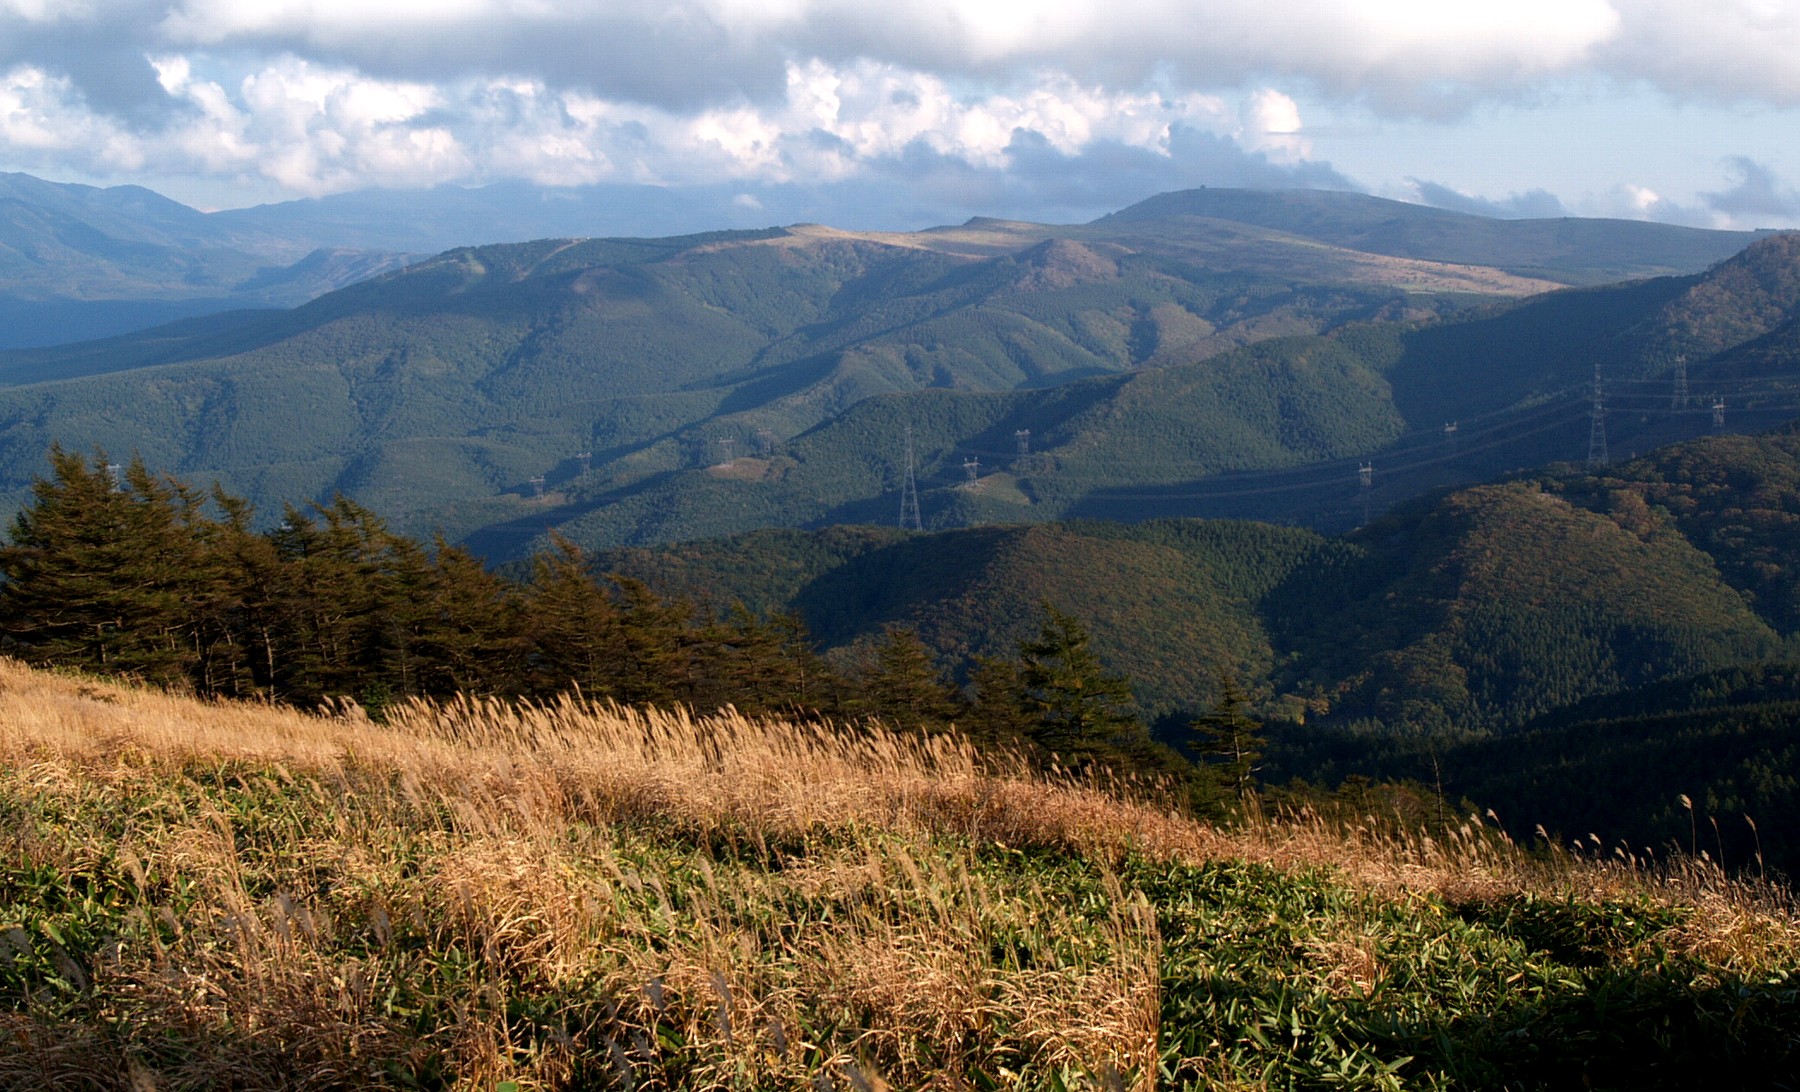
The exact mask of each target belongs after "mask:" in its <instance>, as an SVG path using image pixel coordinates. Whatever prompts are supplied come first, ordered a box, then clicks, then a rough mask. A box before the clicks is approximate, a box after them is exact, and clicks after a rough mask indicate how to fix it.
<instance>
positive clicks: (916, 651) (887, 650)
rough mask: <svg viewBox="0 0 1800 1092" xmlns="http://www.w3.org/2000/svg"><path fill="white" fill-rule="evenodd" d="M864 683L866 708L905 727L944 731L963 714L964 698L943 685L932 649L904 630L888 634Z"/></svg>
mask: <svg viewBox="0 0 1800 1092" xmlns="http://www.w3.org/2000/svg"><path fill="white" fill-rule="evenodd" d="M861 681H862V705H863V707H864V708H866V709H867V710H868V711H869V712H871V713H874V714H875V715H876V716H878V717H880V718H882V719H883V720H886V721H889V722H890V723H893V724H897V725H900V726H902V727H905V728H923V729H927V730H938V729H942V728H945V727H947V726H948V725H949V724H951V723H952V722H953V721H956V720H957V719H958V718H959V717H960V716H961V715H962V712H963V703H962V701H961V700H960V696H959V695H958V694H957V692H956V689H955V688H954V687H952V686H950V685H948V684H947V683H945V682H944V679H943V676H942V674H941V673H940V672H939V671H938V666H937V663H936V662H935V661H934V660H933V659H932V656H931V650H930V649H928V648H926V647H925V642H923V641H921V640H919V635H918V633H916V632H915V631H913V630H912V629H910V628H907V627H904V626H894V627H891V628H890V629H889V630H888V631H887V637H886V639H885V640H883V641H882V642H881V644H880V645H877V646H876V647H875V649H874V651H873V653H872V654H871V663H870V665H869V667H868V669H867V670H866V672H865V673H864V675H863V678H862V680H861Z"/></svg>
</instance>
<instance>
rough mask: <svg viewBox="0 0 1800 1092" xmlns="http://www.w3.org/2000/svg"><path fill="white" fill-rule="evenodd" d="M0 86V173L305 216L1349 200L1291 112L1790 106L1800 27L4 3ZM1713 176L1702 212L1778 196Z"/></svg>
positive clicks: (1606, 4)
mask: <svg viewBox="0 0 1800 1092" xmlns="http://www.w3.org/2000/svg"><path fill="white" fill-rule="evenodd" d="M0 73H6V74H7V75H6V77H5V87H4V89H3V90H0V159H4V161H5V163H4V165H10V166H14V167H23V168H27V169H41V170H48V171H52V172H54V170H55V167H54V165H55V164H59V163H60V164H62V165H63V167H64V168H66V169H67V170H76V171H80V172H83V173H85V174H88V175H90V176H93V177H96V178H104V177H108V176H109V175H111V176H116V175H119V174H120V173H121V172H127V171H134V170H140V169H149V170H154V171H158V172H161V174H162V176H165V177H177V176H181V175H183V174H184V173H187V174H191V175H193V176H197V177H205V178H209V179H249V180H254V181H257V182H259V183H260V184H262V185H263V186H265V187H279V188H280V189H283V190H286V191H290V192H296V193H309V194H317V193H326V192H331V191H333V190H338V189H344V188H350V187H354V186H362V185H371V184H380V185H395V186H398V185H429V184H432V183H435V182H443V181H457V182H483V181H489V180H493V179H496V178H521V179H527V180H532V181H537V182H543V183H547V184H554V185H569V186H573V185H586V184H591V183H598V182H619V183H651V184H659V185H671V184H673V185H688V184H700V183H701V182H707V183H711V182H719V183H721V184H728V185H732V186H734V187H735V188H734V189H733V190H732V192H743V193H752V194H753V195H756V196H759V198H760V197H761V195H762V194H763V193H764V190H763V189H760V188H757V187H779V186H787V185H795V186H801V187H805V186H810V185H815V184H819V185H829V184H832V183H834V182H849V181H853V180H858V179H861V180H870V179H875V178H888V177H898V176H893V175H888V174H884V173H883V172H889V171H894V170H915V171H919V172H920V173H919V175H918V178H919V179H920V181H919V183H918V184H919V185H920V186H928V185H941V186H942V187H943V191H944V192H955V193H960V192H963V191H962V190H960V189H958V188H957V187H965V188H972V189H975V190H980V189H982V187H984V186H987V185H988V184H989V183H990V182H993V181H994V180H995V179H996V178H998V177H999V175H1002V174H1007V173H1015V174H1016V175H1017V179H1018V185H1019V186H1022V187H1026V188H1027V189H1029V188H1031V187H1037V186H1042V187H1044V192H1049V191H1051V190H1054V189H1056V188H1058V187H1063V188H1066V189H1068V190H1069V191H1070V192H1071V193H1073V192H1075V191H1079V190H1082V189H1083V188H1084V187H1086V188H1087V189H1089V190H1091V191H1094V192H1098V191H1100V190H1107V191H1108V192H1111V191H1113V190H1116V189H1118V188H1119V186H1118V185H1117V184H1115V183H1112V182H1106V181H1101V180H1095V181H1094V182H1093V183H1092V184H1091V185H1089V184H1088V183H1086V182H1083V181H1081V180H1079V179H1063V180H1059V179H1056V178H1052V177H1050V176H1049V175H1048V174H1046V175H1044V176H1042V177H1035V176H1031V175H1029V174H1028V173H1019V172H1029V171H1030V170H1033V169H1035V168H1036V167H1037V166H1038V165H1042V164H1057V165H1059V166H1058V168H1057V169H1059V170H1063V171H1070V170H1074V171H1100V170H1102V169H1110V170H1117V171H1120V172H1122V174H1121V177H1122V178H1125V179H1129V180H1132V183H1133V184H1136V183H1138V182H1144V183H1150V182H1151V181H1152V180H1158V181H1157V183H1156V184H1163V183H1175V184H1181V183H1185V184H1198V183H1199V182H1202V181H1205V182H1208V183H1210V184H1226V182H1228V181H1230V180H1238V181H1241V182H1247V181H1249V180H1251V179H1263V180H1269V181H1264V182H1261V183H1258V184H1277V185H1285V184H1292V183H1294V182H1295V181H1296V180H1302V179H1314V180H1318V179H1323V180H1325V181H1324V183H1323V184H1330V185H1348V183H1347V182H1346V181H1345V180H1344V179H1342V178H1341V177H1340V176H1338V175H1337V174H1336V173H1335V172H1334V171H1332V169H1331V168H1330V167H1329V166H1328V165H1325V164H1321V163H1319V162H1317V160H1316V158H1315V157H1316V152H1315V148H1314V136H1313V134H1312V133H1310V132H1309V129H1308V125H1307V121H1306V119H1305V118H1303V117H1302V116H1301V105H1300V103H1302V102H1308V101H1317V100H1319V99H1321V98H1337V99H1339V100H1347V101H1351V102H1354V103H1356V104H1358V105H1359V106H1360V107H1366V108H1368V109H1371V110H1373V111H1374V112H1376V113H1385V114H1389V115H1394V116H1404V117H1408V118H1417V117H1426V118H1439V119H1447V118H1454V117H1457V116H1459V115H1460V114H1461V113H1463V112H1465V111H1468V110H1469V109H1470V108H1471V107H1472V106H1474V105H1476V104H1478V103H1481V102H1483V101H1486V100H1488V99H1491V98H1495V97H1501V98H1509V99H1529V98H1530V97H1531V96H1533V95H1535V94H1537V93H1538V92H1540V91H1542V90H1543V89H1545V88H1550V87H1559V86H1566V85H1568V84H1569V83H1570V82H1572V81H1573V82H1581V81H1588V82H1590V83H1592V82H1596V81H1598V82H1608V81H1610V82H1612V83H1614V84H1615V85H1632V86H1637V85H1639V84H1643V85H1648V86H1651V87H1655V88H1660V89H1662V90H1663V91H1665V92H1667V93H1669V94H1670V95H1673V96H1677V97H1693V98H1703V99H1708V100H1729V101H1746V100H1747V101H1752V102H1760V103H1765V104H1776V105H1787V104H1800V5H1797V4H1793V3H1787V2H1785V0H1713V2H1711V3H1708V4H1705V5H1700V4H1696V3H1694V2H1693V0H1508V2H1506V3H1504V4H1502V3H1497V2H1495V0H1468V2H1466V3H1442V2H1430V3H1428V2H1426V0H1359V2H1357V3H1354V4H1352V3H1345V2H1344V0H1106V2H1104V3H1102V2H1100V0H908V2H905V3H888V4H871V3H868V2H867V0H383V2H380V3H373V2H370V0H254V2H253V0H0ZM898 164H904V165H906V166H905V167H903V168H901V167H896V165H898ZM1740 174H1741V175H1742V177H1740V178H1739V179H1738V181H1737V182H1736V183H1734V186H1733V188H1732V189H1729V190H1726V191H1722V192H1721V193H1719V194H1715V195H1712V197H1711V198H1708V201H1709V202H1710V204H1709V207H1708V209H1702V210H1700V212H1701V213H1704V214H1706V215H1710V216H1713V217H1714V218H1731V217H1739V216H1749V215H1752V214H1753V213H1754V212H1755V211H1756V210H1755V208H1754V207H1753V203H1754V202H1756V201H1764V202H1765V203H1767V202H1770V201H1772V202H1774V203H1775V205H1780V204H1781V202H1782V201H1784V200H1786V198H1787V195H1788V192H1789V191H1784V190H1781V189H1780V188H1779V187H1778V186H1774V184H1772V183H1771V184H1770V188H1769V189H1768V192H1767V193H1762V192H1761V191H1758V190H1757V189H1756V188H1755V186H1756V179H1755V178H1754V177H1753V176H1752V172H1750V171H1749V170H1747V169H1746V170H1744V171H1741V172H1740ZM738 183H743V184H742V185H739V184H738ZM751 184H754V185H751ZM1002 188H1003V189H1004V188H1005V187H1004V186H1003V187H1002ZM1416 188H1417V190H1418V192H1419V195H1420V197H1421V199H1423V200H1426V201H1430V202H1432V203H1436V204H1441V205H1443V206H1444V207H1451V208H1463V209H1466V210H1469V211H1480V212H1483V213H1485V214H1489V215H1505V216H1526V215H1531V216H1535V215H1556V214H1558V212H1559V211H1560V208H1561V205H1560V204H1559V202H1558V201H1557V199H1556V198H1555V197H1553V196H1551V195H1550V194H1548V193H1546V192H1544V191H1541V190H1531V191H1527V192H1523V193H1514V194H1510V195H1508V196H1505V197H1499V198H1494V197H1485V196H1477V195H1470V194H1462V193H1458V192H1457V191H1455V190H1453V189H1450V188H1447V187H1443V186H1441V185H1438V184H1437V183H1430V182H1419V183H1416ZM922 192H923V191H922ZM1008 192H1023V191H1008ZM1615 197H1616V199H1617V201H1619V202H1621V203H1622V202H1624V201H1625V200H1626V198H1624V197H1623V196H1617V195H1615ZM1608 200H1614V198H1610V197H1609V198H1608ZM1659 200H1660V199H1659ZM1775 205H1772V206H1770V207H1775ZM770 207H771V208H773V207H774V206H773V205H771V206H770ZM1621 207H1623V205H1621ZM1645 207H1646V208H1655V209H1663V210H1665V211H1666V209H1667V208H1669V207H1671V206H1667V205H1666V203H1664V204H1661V205H1659V204H1657V203H1655V202H1652V203H1651V204H1650V205H1647V206H1645ZM746 211H747V210H746ZM1791 214H1792V213H1790V215H1791Z"/></svg>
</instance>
